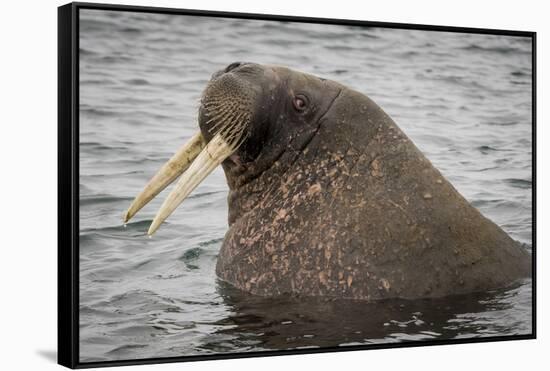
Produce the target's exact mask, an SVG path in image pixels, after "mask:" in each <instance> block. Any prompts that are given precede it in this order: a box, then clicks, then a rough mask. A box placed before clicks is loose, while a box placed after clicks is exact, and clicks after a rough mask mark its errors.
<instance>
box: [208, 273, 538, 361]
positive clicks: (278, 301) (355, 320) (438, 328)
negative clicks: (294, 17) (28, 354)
mask: <svg viewBox="0 0 550 371" xmlns="http://www.w3.org/2000/svg"><path fill="white" fill-rule="evenodd" d="M530 291H531V282H530V280H527V281H523V282H519V283H516V284H515V285H514V286H513V287H511V288H508V289H502V290H495V291H492V292H485V293H474V294H468V295H460V296H452V297H446V298H437V299H421V300H400V299H390V300H384V301H379V302H374V303H365V302H361V301H354V300H332V299H322V298H321V299H319V298H308V299H304V298H293V297H281V298H275V299H273V298H262V297H257V296H251V295H249V294H246V293H243V292H241V291H239V290H237V289H235V288H233V287H231V286H229V285H228V284H226V283H223V282H221V281H219V282H218V292H219V293H220V295H221V297H222V298H223V301H224V303H225V304H226V305H227V307H228V310H229V313H230V315H228V316H227V317H226V318H224V319H222V320H220V321H217V322H216V324H217V325H221V326H222V327H223V328H222V329H220V330H218V331H217V333H218V334H224V335H231V338H233V339H240V341H244V340H246V341H247V342H248V343H249V344H250V345H254V346H255V348H256V349H260V348H261V349H269V350H276V349H289V348H304V347H315V348H317V347H334V346H337V345H339V346H345V345H357V344H376V343H392V342H400V341H412V340H426V339H439V340H441V339H454V338H461V337H462V335H463V334H468V337H481V336H491V335H495V334H499V335H502V334H527V333H530V332H531V329H530V325H526V324H525V323H524V322H522V321H518V322H517V323H514V322H510V321H509V320H510V319H511V318H513V316H510V313H509V312H510V311H511V310H513V308H514V307H515V306H517V305H518V304H522V305H520V307H525V308H528V307H529V305H530ZM528 312H529V311H528V309H527V310H526V312H525V314H524V315H525V316H528V315H529V313H528ZM525 319H527V317H526V318H525ZM527 322H529V321H527ZM472 334H475V335H472ZM227 342H228V339H227V338H224V339H223V341H222V342H221V343H220V342H216V341H213V342H210V343H207V344H204V345H203V347H205V348H207V349H211V350H215V351H223V349H224V348H225V347H226V346H227ZM224 343H225V344H224Z"/></svg>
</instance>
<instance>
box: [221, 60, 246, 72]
mask: <svg viewBox="0 0 550 371" xmlns="http://www.w3.org/2000/svg"><path fill="white" fill-rule="evenodd" d="M243 64H246V63H244V62H233V63H231V64H230V65H229V66H227V67H225V72H229V71H231V70H234V69H235V68H237V67H240V66H242V65H243Z"/></svg>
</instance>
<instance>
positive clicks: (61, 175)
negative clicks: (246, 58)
mask: <svg viewBox="0 0 550 371" xmlns="http://www.w3.org/2000/svg"><path fill="white" fill-rule="evenodd" d="M82 9H98V10H114V11H131V12H148V13H150V12H152V13H162V14H172V15H196V16H208V17H229V18H237V19H258V20H273V21H287V22H305V23H318V24H332V25H350V26H366V27H380V28H398V29H406V30H426V31H445V32H458V33H474V34H487V35H506V36H522V37H528V38H531V40H532V51H533V52H532V67H533V72H532V143H533V151H532V176H533V192H532V205H533V207H532V221H533V224H532V226H533V244H532V267H533V276H532V285H533V300H532V329H533V330H532V333H531V334H527V335H511V336H494V337H484V338H468V339H453V340H422V341H416V342H403V343H395V344H372V345H354V346H348V347H345V348H342V347H330V348H319V349H298V350H277V351H257V352H250V353H231V354H215V355H192V356H181V357H169V358H149V359H133V360H116V361H105V362H85V363H82V362H80V361H79V275H78V274H79V114H78V113H79V11H80V10H82ZM536 70H537V69H536V32H528V31H514V30H497V29H484V28H463V27H447V26H433V25H421V24H403V23H386V22H371V21H359V20H347V19H327V18H310V17H296V16H282V15H268V14H251V13H231V12H221V11H202V10H189V9H174V8H158V7H148V6H129V5H113V4H98V3H78V2H77V3H70V4H67V5H63V6H60V7H59V8H58V363H59V364H61V365H63V366H66V367H69V368H89V367H103V366H122V365H138V364H154V363H169V362H189V361H201V360H215V359H232V358H244V357H261V356H277V355H287V354H307V353H321V352H342V351H354V350H366V349H379V348H400V347H416V346H428V345H448V344H462V343H478V342H489V341H490V342H493V341H508V340H525V339H535V338H536V329H537V327H536V318H537V315H536V303H537V300H536V283H537V279H536V264H535V263H536V252H537V244H536V237H537V234H536V190H537V188H536V184H537V183H536V178H537V176H536V96H537V90H536Z"/></svg>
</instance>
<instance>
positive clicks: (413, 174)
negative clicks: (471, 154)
mask: <svg viewBox="0 0 550 371" xmlns="http://www.w3.org/2000/svg"><path fill="white" fill-rule="evenodd" d="M239 68H240V69H241V70H242V71H241V70H239ZM239 68H237V69H233V70H232V71H231V72H229V73H232V74H234V75H235V76H234V78H237V79H244V80H246V81H248V82H249V83H250V84H252V85H254V87H255V89H256V91H258V92H259V93H257V102H256V103H255V105H256V107H257V111H258V112H256V113H255V115H256V116H255V119H254V121H253V123H252V125H257V126H261V127H262V130H260V131H261V132H262V133H263V134H261V135H258V136H253V137H251V138H250V139H249V140H248V141H247V142H246V143H245V145H243V147H241V149H239V150H238V151H237V153H236V154H235V155H234V156H232V158H231V159H228V160H226V161H225V162H224V163H223V167H224V170H225V173H226V177H227V180H228V184H229V187H230V193H229V200H228V202H229V230H228V231H227V234H226V236H225V240H224V242H223V245H222V248H221V251H220V254H219V257H218V263H217V267H216V272H217V275H218V276H219V277H220V278H221V279H222V280H224V281H226V282H228V283H230V284H231V285H233V286H235V287H237V288H239V289H242V290H245V291H248V292H250V293H252V294H257V295H261V296H274V295H281V294H291V295H304V296H325V297H338V298H352V299H362V300H375V299H382V298H389V297H400V298H420V297H439V296H445V295H450V294H460V293H468V292H476V291H484V290H488V289H493V288H498V287H503V286H506V285H508V284H510V283H511V282H513V281H514V280H516V279H518V278H521V277H526V276H529V275H530V272H531V263H530V262H531V256H530V254H529V253H528V252H526V251H525V250H524V249H523V248H522V247H521V246H520V245H519V244H518V243H517V242H516V241H514V240H512V239H511V238H510V237H509V236H508V235H507V234H506V233H505V232H504V231H503V230H502V229H501V228H499V227H498V226H497V225H496V224H494V223H493V222H491V221H490V220H488V219H487V218H485V217H484V216H482V215H481V214H480V212H479V211H478V210H476V209H475V208H474V207H472V206H471V205H470V204H469V203H468V202H467V201H466V200H465V199H464V198H463V197H462V196H461V195H460V194H459V193H458V192H457V191H456V189H455V188H454V187H453V186H452V185H451V184H450V183H449V182H448V181H447V180H446V179H445V178H444V177H443V176H442V174H441V173H440V172H439V171H438V170H437V169H436V168H435V167H434V166H433V165H432V164H431V163H430V161H429V160H428V159H427V158H426V157H425V156H424V155H423V154H422V153H421V152H420V151H419V150H418V149H417V147H416V146H415V145H414V144H413V143H412V141H411V140H410V139H409V138H407V136H406V135H405V134H404V133H403V132H402V131H401V130H400V129H399V128H398V127H397V125H396V124H395V123H394V122H393V121H392V119H391V118H390V117H389V116H388V115H386V114H385V113H384V111H382V109H381V108H380V107H378V105H376V104H375V103H374V102H373V101H372V100H370V99H369V98H368V97H366V96H365V95H363V94H361V93H359V92H356V91H354V90H352V89H349V88H347V87H345V86H342V85H340V84H337V83H334V82H331V81H325V80H322V79H319V78H317V77H314V76H310V75H306V74H302V73H300V72H296V71H292V70H289V69H286V68H280V67H271V66H259V65H241V66H240V67H239ZM219 75H220V74H217V75H215V76H217V77H219ZM298 93H300V94H304V95H305V96H306V97H307V101H308V110H307V112H297V111H296V109H294V107H293V106H292V99H293V97H294V96H295V95H296V94H298ZM199 122H200V123H201V130H202V131H203V133H204V135H205V136H208V135H209V133H208V130H207V125H205V124H204V118H201V117H200V119H199ZM254 130H259V129H258V128H257V127H256V128H254Z"/></svg>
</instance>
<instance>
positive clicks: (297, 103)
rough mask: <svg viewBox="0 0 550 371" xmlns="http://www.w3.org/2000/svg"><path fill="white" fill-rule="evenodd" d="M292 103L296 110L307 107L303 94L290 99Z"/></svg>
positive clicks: (302, 109)
mask: <svg viewBox="0 0 550 371" xmlns="http://www.w3.org/2000/svg"><path fill="white" fill-rule="evenodd" d="M292 104H293V105H294V108H295V109H296V110H297V111H304V110H305V109H306V108H307V98H306V97H305V96H303V95H297V96H295V97H294V99H292Z"/></svg>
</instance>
